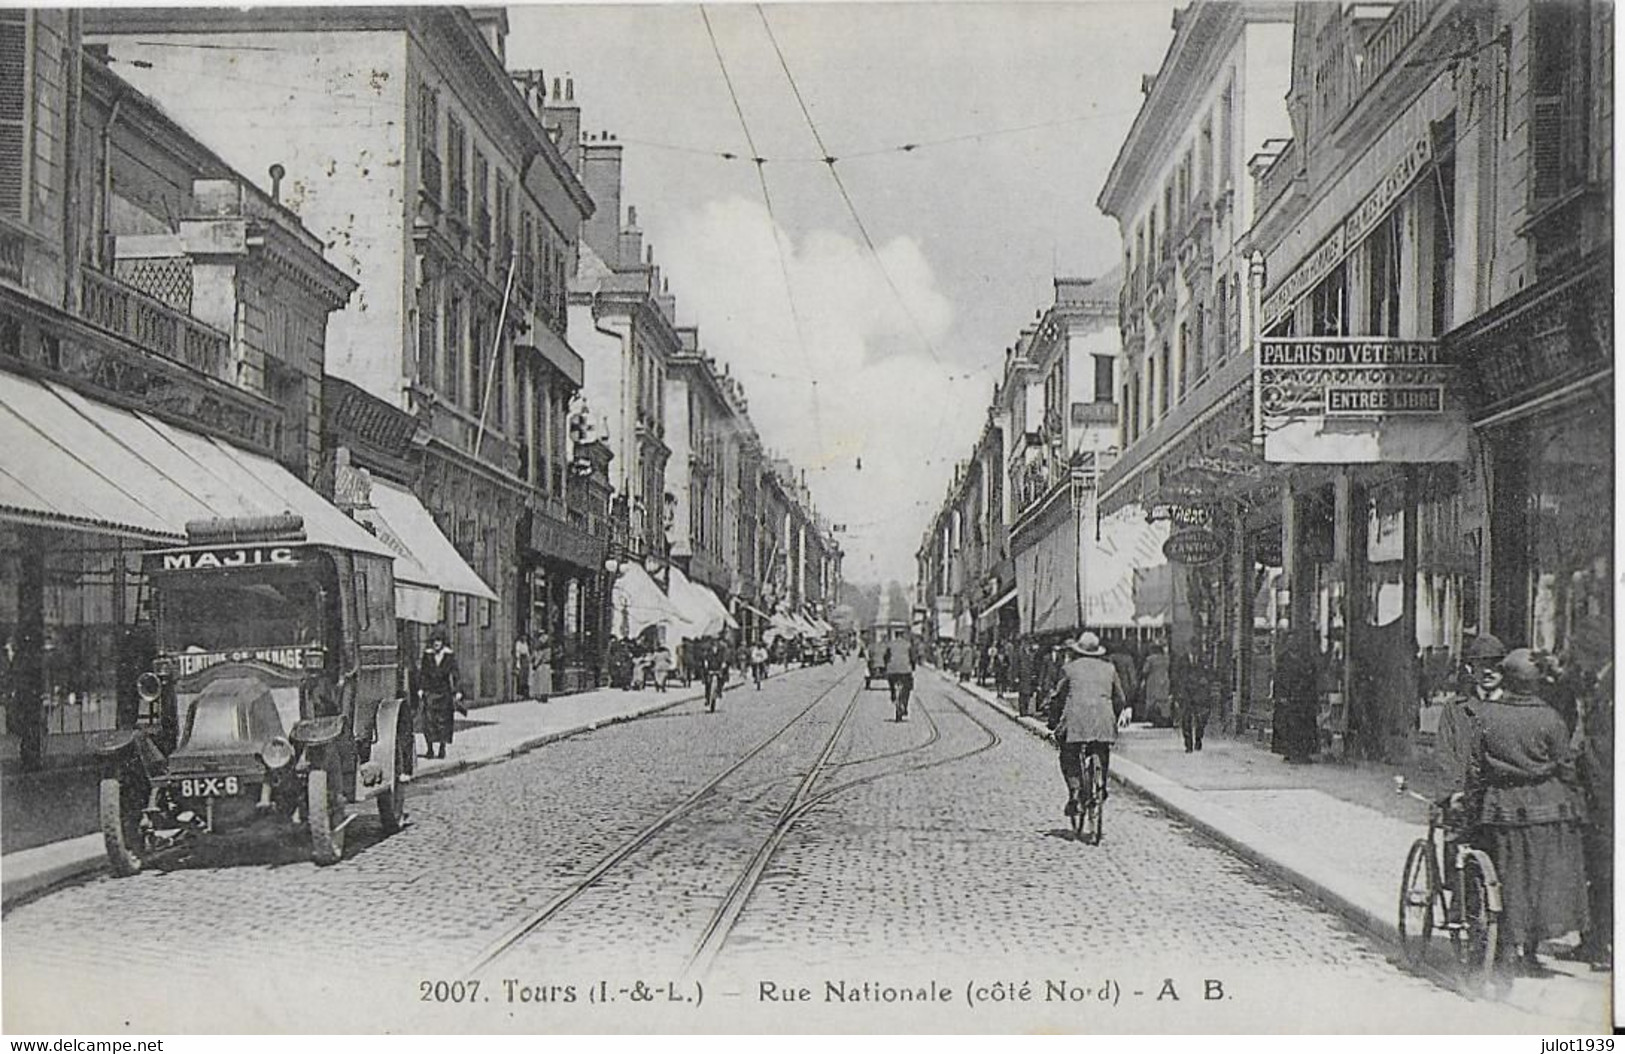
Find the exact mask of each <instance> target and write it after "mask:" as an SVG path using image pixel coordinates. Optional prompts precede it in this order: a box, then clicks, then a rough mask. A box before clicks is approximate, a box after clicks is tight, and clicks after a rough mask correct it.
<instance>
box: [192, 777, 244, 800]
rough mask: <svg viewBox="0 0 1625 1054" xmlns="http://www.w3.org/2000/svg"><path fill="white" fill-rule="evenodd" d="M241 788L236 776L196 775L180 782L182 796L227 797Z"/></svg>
mask: <svg viewBox="0 0 1625 1054" xmlns="http://www.w3.org/2000/svg"><path fill="white" fill-rule="evenodd" d="M241 790H242V784H241V783H240V782H239V781H238V779H237V777H236V776H197V777H192V778H188V779H183V780H181V782H180V793H181V797H183V798H229V797H231V796H232V795H233V794H236V793H238V792H239V791H241Z"/></svg>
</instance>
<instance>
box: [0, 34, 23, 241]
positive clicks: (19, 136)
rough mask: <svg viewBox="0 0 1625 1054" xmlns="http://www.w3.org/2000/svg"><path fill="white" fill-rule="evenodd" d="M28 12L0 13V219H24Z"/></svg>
mask: <svg viewBox="0 0 1625 1054" xmlns="http://www.w3.org/2000/svg"><path fill="white" fill-rule="evenodd" d="M28 17H29V15H28V12H27V11H22V10H15V9H13V10H0V216H7V217H10V218H11V219H22V217H23V193H24V189H23V173H24V172H25V171H26V170H27V165H26V164H25V158H24V152H25V147H26V145H27V135H26V131H27V127H28V98H29V94H30V93H29V90H28V88H29V85H28Z"/></svg>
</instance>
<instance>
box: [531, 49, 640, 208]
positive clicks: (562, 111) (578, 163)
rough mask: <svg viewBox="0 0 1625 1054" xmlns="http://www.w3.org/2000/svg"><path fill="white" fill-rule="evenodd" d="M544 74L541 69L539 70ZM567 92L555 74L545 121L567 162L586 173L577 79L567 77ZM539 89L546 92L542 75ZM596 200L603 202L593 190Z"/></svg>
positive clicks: (539, 74)
mask: <svg viewBox="0 0 1625 1054" xmlns="http://www.w3.org/2000/svg"><path fill="white" fill-rule="evenodd" d="M537 76H538V77H540V76H541V71H540V70H538V71H537ZM564 83H565V89H564V95H563V96H562V97H561V96H560V95H559V79H558V78H557V77H554V78H553V94H552V96H550V97H548V98H550V99H551V101H550V102H546V103H545V105H544V106H543V108H542V110H541V113H542V123H543V124H544V125H546V126H547V128H548V130H549V131H551V132H553V141H554V142H555V143H557V144H558V148H559V153H560V154H563V155H564V163H565V164H567V165H569V166H570V167H571V168H572V169H574V170H575V173H576V175H578V176H580V175H581V174H582V171H583V169H582V166H583V158H582V153H583V151H582V148H581V107H579V106H577V105H576V104H575V95H576V89H575V81H573V80H570V79H568V78H566V79H565V82H564ZM538 92H539V93H541V94H542V95H543V96H546V92H547V80H546V78H542V79H541V80H540V82H539V84H538ZM592 199H593V200H594V201H595V202H602V200H603V199H601V198H599V197H598V195H597V194H592ZM619 211H620V210H619V208H616V209H613V210H610V213H609V214H610V216H612V217H613V216H615V215H616V214H617V213H618V212H619Z"/></svg>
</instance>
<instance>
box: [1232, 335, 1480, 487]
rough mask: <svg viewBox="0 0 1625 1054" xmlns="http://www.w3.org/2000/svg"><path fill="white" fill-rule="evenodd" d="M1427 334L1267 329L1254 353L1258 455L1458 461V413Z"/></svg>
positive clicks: (1446, 370) (1440, 355)
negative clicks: (1296, 333) (1276, 332)
mask: <svg viewBox="0 0 1625 1054" xmlns="http://www.w3.org/2000/svg"><path fill="white" fill-rule="evenodd" d="M1455 374H1456V367H1455V365H1454V364H1452V363H1449V362H1447V361H1445V355H1444V352H1443V349H1442V348H1441V347H1440V345H1439V342H1438V341H1435V340H1401V339H1398V338H1393V337H1284V338H1283V337H1266V338H1263V339H1261V340H1260V341H1259V342H1258V346H1257V356H1256V358H1255V360H1254V380H1255V384H1256V390H1257V394H1256V398H1257V404H1256V406H1257V414H1258V417H1257V429H1258V431H1259V433H1261V434H1262V436H1263V440H1264V459H1265V460H1266V461H1272V462H1313V463H1325V464H1340V463H1355V462H1417V463H1425V462H1438V461H1457V460H1460V459H1461V458H1462V457H1463V456H1464V455H1465V446H1466V432H1465V430H1464V429H1465V421H1464V418H1463V416H1462V414H1461V413H1460V407H1459V406H1458V405H1457V402H1458V396H1457V395H1456V394H1455V389H1454V387H1453V383H1454V379H1455Z"/></svg>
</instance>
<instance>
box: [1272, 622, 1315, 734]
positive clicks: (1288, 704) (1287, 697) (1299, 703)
mask: <svg viewBox="0 0 1625 1054" xmlns="http://www.w3.org/2000/svg"><path fill="white" fill-rule="evenodd" d="M1317 658H1318V656H1317V654H1316V651H1315V646H1314V642H1313V640H1312V639H1311V638H1310V635H1309V631H1308V629H1306V628H1302V627H1299V628H1294V629H1292V630H1290V631H1289V633H1288V636H1287V639H1286V644H1285V647H1284V648H1283V649H1282V651H1281V655H1280V658H1278V659H1277V660H1276V663H1275V692H1274V694H1275V712H1274V716H1273V718H1272V719H1271V725H1272V726H1273V729H1274V743H1273V744H1272V749H1274V751H1275V752H1276V753H1278V754H1284V755H1285V756H1286V760H1287V761H1288V762H1290V763H1291V764H1294V765H1306V764H1308V763H1309V762H1310V761H1311V760H1313V758H1314V754H1315V752H1316V750H1317V749H1318V748H1319V746H1320V729H1319V727H1318V725H1317V718H1318V717H1319V716H1320V664H1319V663H1318V662H1317V661H1316V660H1317Z"/></svg>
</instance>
